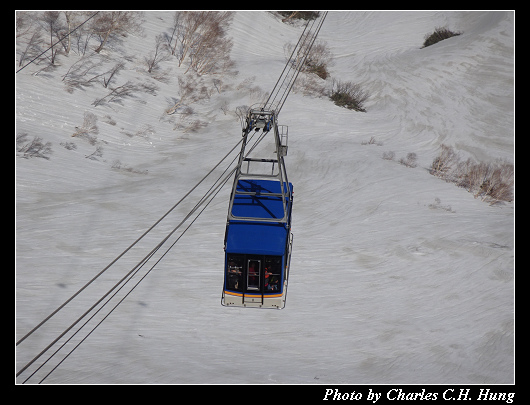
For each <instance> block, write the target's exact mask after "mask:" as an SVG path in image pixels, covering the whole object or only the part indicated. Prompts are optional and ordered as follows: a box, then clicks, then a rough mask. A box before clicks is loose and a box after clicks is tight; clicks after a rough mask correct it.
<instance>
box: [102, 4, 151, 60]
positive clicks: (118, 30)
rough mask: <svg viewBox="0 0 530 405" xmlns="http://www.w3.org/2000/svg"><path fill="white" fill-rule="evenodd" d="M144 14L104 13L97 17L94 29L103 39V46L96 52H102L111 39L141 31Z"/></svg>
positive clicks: (129, 12) (125, 12) (130, 12)
mask: <svg viewBox="0 0 530 405" xmlns="http://www.w3.org/2000/svg"><path fill="white" fill-rule="evenodd" d="M141 16H142V13H141V12H137V11H102V12H100V13H99V14H98V16H97V17H96V20H95V21H94V22H93V24H92V27H93V30H94V32H95V33H96V34H98V35H99V36H100V38H101V44H100V45H99V46H98V48H97V49H96V50H95V51H96V52H97V53H99V52H101V50H102V49H103V47H104V46H105V45H106V44H107V41H108V40H109V38H111V37H116V36H118V35H127V34H128V33H136V32H140V31H141V25H140V20H141Z"/></svg>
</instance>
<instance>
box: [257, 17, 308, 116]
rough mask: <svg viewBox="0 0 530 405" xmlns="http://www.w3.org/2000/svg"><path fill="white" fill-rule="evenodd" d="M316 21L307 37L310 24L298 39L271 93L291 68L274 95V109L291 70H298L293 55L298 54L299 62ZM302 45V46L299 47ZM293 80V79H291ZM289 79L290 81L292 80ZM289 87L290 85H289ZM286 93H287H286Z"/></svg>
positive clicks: (271, 103)
mask: <svg viewBox="0 0 530 405" xmlns="http://www.w3.org/2000/svg"><path fill="white" fill-rule="evenodd" d="M315 21H316V19H315V20H313V22H312V23H311V28H310V29H309V31H308V32H307V35H306V36H304V33H305V30H306V29H307V27H308V26H309V23H307V24H306V26H305V28H304V31H302V34H301V35H300V38H299V39H298V42H297V43H296V45H295V47H294V48H293V52H291V56H290V57H289V59H288V60H287V63H286V64H285V67H284V68H283V71H282V73H281V75H280V77H279V78H278V81H277V82H276V84H275V85H274V89H273V90H272V92H271V95H272V94H273V93H274V91H275V89H276V86H277V85H278V83H279V81H280V80H281V78H282V76H283V73H284V72H285V69H286V68H287V66H289V70H288V71H287V73H286V74H285V76H283V80H282V84H280V87H278V90H277V92H276V93H275V94H274V98H273V99H272V101H271V102H270V105H271V107H272V105H273V104H274V101H275V100H276V97H277V96H278V94H280V91H281V88H282V86H283V85H284V83H285V81H286V80H287V78H288V77H289V74H290V72H291V70H293V68H294V69H297V64H298V62H292V59H293V55H294V54H295V52H296V59H297V60H298V61H299V60H300V58H299V55H300V52H301V51H302V50H303V49H304V46H305V44H306V42H307V40H308V38H309V36H310V33H311V30H312V29H313V25H315ZM302 39H303V42H302V44H301V45H300V41H301V40H302ZM298 45H300V46H298ZM291 79H292V77H291ZM291 79H289V80H291ZM287 86H289V85H287ZM284 93H285V92H284ZM269 99H270V96H269ZM269 99H267V102H266V103H265V105H264V108H265V106H266V104H267V103H268V101H269Z"/></svg>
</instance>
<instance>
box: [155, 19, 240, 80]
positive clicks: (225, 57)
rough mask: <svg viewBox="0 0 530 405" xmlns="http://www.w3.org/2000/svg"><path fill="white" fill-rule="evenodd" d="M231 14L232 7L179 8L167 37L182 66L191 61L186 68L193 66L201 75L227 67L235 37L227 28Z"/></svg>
mask: <svg viewBox="0 0 530 405" xmlns="http://www.w3.org/2000/svg"><path fill="white" fill-rule="evenodd" d="M232 18H233V12H230V11H223V12H221V11H177V12H176V13H175V17H174V20H173V27H172V28H171V35H166V36H165V39H166V41H167V43H168V46H169V48H170V49H171V54H172V55H175V56H176V57H177V60H178V64H179V66H182V64H183V63H184V61H189V65H188V69H187V70H186V72H187V71H188V70H189V69H193V70H194V71H195V72H197V74H199V75H202V74H205V73H217V72H224V71H226V70H228V69H229V68H230V67H231V66H232V65H233V62H232V61H231V60H230V51H231V49H232V40H231V39H229V38H228V37H227V35H226V28H227V27H228V26H229V24H230V23H231V21H232ZM173 41H174V42H173Z"/></svg>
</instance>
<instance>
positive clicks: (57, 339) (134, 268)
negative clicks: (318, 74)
mask: <svg viewBox="0 0 530 405" xmlns="http://www.w3.org/2000/svg"><path fill="white" fill-rule="evenodd" d="M255 134H256V133H254V134H252V136H251V137H250V139H249V141H250V140H252V138H253V137H254V135H255ZM263 137H264V135H262V136H261V137H260V138H259V139H257V140H256V141H255V143H254V145H253V146H252V148H251V150H250V151H252V150H253V149H254V148H255V147H256V146H257V145H258V144H259V142H260V141H261V140H262V139H263ZM242 140H243V138H242V139H241V140H240V141H239V142H238V143H237V144H236V145H235V146H234V147H233V148H232V149H231V150H230V152H228V153H227V154H226V155H225V156H224V157H223V159H222V160H221V161H220V162H219V163H218V164H217V165H216V166H215V167H214V168H213V169H212V170H210V172H209V173H208V174H207V175H206V176H205V177H203V179H201V181H200V182H199V183H198V184H197V185H195V187H194V188H193V189H192V190H190V191H189V192H188V194H187V195H186V196H184V197H183V198H182V199H181V201H182V200H183V199H184V198H185V197H187V196H188V195H189V194H190V193H191V192H192V191H193V190H194V189H195V188H196V187H197V186H198V185H199V184H200V183H201V182H202V181H203V180H204V179H205V178H206V177H208V176H209V175H210V174H211V173H212V172H213V170H214V169H215V168H217V167H218V166H219V165H220V163H221V162H222V161H224V160H225V159H226V158H227V157H228V156H229V155H230V153H232V152H233V151H234V149H235V148H236V147H237V146H238V145H239V143H240V142H242ZM249 153H250V152H249ZM238 157H239V153H238V154H237V155H236V156H235V157H234V158H233V159H232V161H231V162H230V163H229V165H228V166H227V168H226V169H225V170H224V171H223V173H221V175H220V176H219V177H218V178H217V180H216V181H215V182H214V183H213V185H212V186H211V187H210V189H209V190H208V191H207V192H206V193H205V194H204V195H203V197H202V198H201V199H200V200H199V202H197V204H196V205H195V207H194V208H193V209H192V210H191V211H190V212H189V213H188V214H187V215H186V217H185V218H184V219H183V220H182V221H181V222H180V223H179V224H178V225H177V226H176V227H175V228H174V229H173V230H172V232H171V233H170V234H169V235H167V236H166V237H165V238H164V239H163V240H162V241H161V242H160V243H159V244H158V245H157V246H155V248H153V249H152V250H151V252H149V253H148V254H147V255H146V256H145V257H144V258H143V259H142V260H141V261H140V262H138V263H137V264H136V266H134V267H133V268H132V269H131V270H130V271H129V272H128V273H127V274H126V275H125V276H124V277H123V278H122V279H121V280H119V281H118V282H117V283H116V284H115V285H114V286H113V287H112V288H111V289H110V290H109V291H107V293H106V294H104V295H103V296H102V297H101V298H100V299H99V300H98V301H96V302H95V303H94V304H93V305H92V306H91V307H90V308H89V309H88V310H87V311H86V312H85V313H83V314H82V315H81V316H80V317H79V318H78V319H77V320H76V321H75V322H73V323H72V324H71V325H70V326H69V327H68V328H67V329H65V330H64V331H63V332H62V333H61V334H60V335H59V336H58V337H57V338H56V339H54V340H53V341H52V342H51V343H50V344H49V345H48V346H47V347H45V348H44V349H43V350H42V351H41V352H40V353H39V354H37V355H36V356H35V357H34V358H33V359H32V360H31V361H30V362H28V363H27V364H26V365H25V366H24V367H23V368H22V369H21V370H20V371H19V372H17V374H16V376H17V377H18V376H19V375H20V374H21V373H23V372H24V371H25V370H26V369H27V368H28V367H29V366H31V365H32V364H33V363H34V362H35V361H37V360H38V359H39V358H40V357H41V356H42V355H43V354H44V353H46V352H47V351H48V350H49V349H50V348H51V347H52V346H53V345H55V344H56V343H57V342H58V341H59V340H60V339H61V338H62V337H63V336H64V335H66V334H67V333H68V332H69V331H70V330H71V329H72V328H73V327H74V326H75V325H77V324H78V323H79V322H80V321H81V320H82V319H83V318H85V317H86V316H87V315H88V314H89V313H90V312H91V311H92V310H93V309H94V308H96V307H97V306H98V305H99V304H100V303H101V302H102V301H103V300H104V299H105V298H106V297H107V296H108V295H109V294H110V293H111V292H112V291H114V290H115V289H116V288H118V286H119V285H120V284H122V283H124V281H125V280H126V279H127V278H128V277H130V278H132V277H133V276H134V274H136V273H137V272H138V271H139V270H140V269H141V268H142V267H143V266H144V264H145V263H147V262H148V261H149V260H150V259H151V257H152V256H153V255H154V254H155V253H156V252H157V251H158V249H160V247H161V246H162V245H163V244H164V243H165V242H166V241H167V240H168V239H169V238H170V237H171V236H172V235H173V234H174V233H175V232H176V231H177V230H178V229H179V228H180V227H181V226H182V225H183V224H184V223H185V222H186V221H187V220H188V219H189V218H190V217H191V216H192V215H193V214H194V213H195V212H196V211H197V209H198V208H199V207H200V206H201V205H202V204H203V203H204V201H206V200H207V199H208V198H209V197H210V196H211V195H212V193H213V192H214V191H215V190H214V191H212V189H214V187H215V185H216V183H218V182H219V180H220V179H221V178H222V176H223V175H224V174H225V173H226V172H227V170H228V169H229V168H230V166H232V164H233V163H234V162H235V160H236V159H237V158H238ZM236 169H237V167H235V168H233V169H232V170H231V171H230V173H229V174H228V175H227V176H226V178H225V179H224V180H223V181H222V183H223V185H224V184H226V182H227V181H228V179H229V178H230V177H231V176H232V174H233V173H234V172H235V171H236ZM217 187H219V186H217ZM221 187H222V186H221ZM215 195H217V193H216V194H215ZM181 201H179V203H180V202H181ZM210 202H211V201H210ZM177 204H178V203H177ZM208 204H209V203H208ZM175 207H176V205H175V206H174V207H172V209H171V210H173V209H174V208H175ZM171 210H170V211H168V212H167V213H166V214H165V216H167V214H169V212H171ZM201 212H202V211H201ZM162 219H163V218H161V219H160V220H159V221H158V222H160V221H161V220H162ZM193 222H195V220H194V221H193ZM154 226H156V224H155V225H153V226H152V227H151V228H150V229H153V228H154ZM187 229H188V228H186V230H185V231H187ZM185 231H184V232H185ZM184 232H183V234H184ZM145 234H147V232H146V233H144V235H142V237H143V236H145ZM183 234H182V235H183ZM182 235H181V236H182ZM179 239H180V237H179ZM138 240H139V239H138ZM135 243H136V242H135ZM175 243H176V242H175ZM131 247H132V245H131ZM116 260H117V259H116ZM116 260H115V261H116ZM115 261H114V262H115ZM109 266H110V265H109ZM133 272H134V274H133V275H132V276H131V274H132V273H133ZM92 281H93V280H92ZM126 283H127V282H125V284H126ZM85 287H86V286H85ZM85 287H84V288H85ZM122 287H123V286H122ZM122 287H120V289H121V288H122ZM118 291H119V290H118ZM79 292H80V291H78V293H79ZM78 293H77V294H78ZM114 295H115V294H114ZM114 295H113V296H114ZM111 298H112V297H111ZM71 299H73V297H71ZM71 299H70V301H71ZM109 300H110V299H109ZM107 302H108V301H107ZM67 303H68V302H65V303H64V304H63V306H62V307H64V306H65V305H66V304H67ZM104 305H106V303H105V304H104ZM104 305H103V306H104ZM103 306H102V307H103ZM60 309H61V308H59V309H58V310H60ZM100 309H101V308H100ZM58 310H56V312H58ZM98 311H99V310H98ZM56 312H55V313H56ZM53 315H54V314H52V315H50V317H51V316H53ZM94 315H95V314H94ZM94 315H93V316H94ZM50 317H49V318H50ZM49 318H48V319H49ZM90 319H92V318H90ZM90 319H89V320H90ZM87 322H88V321H87ZM43 323H44V321H43V322H42V324H43ZM76 333H77V332H76ZM74 335H75V333H74ZM72 337H73V335H72V336H71V337H70V339H71V338H72ZM61 347H62V346H61ZM60 349H61V348H59V350H60ZM59 350H57V351H59ZM57 351H56V352H57ZM56 352H55V353H56ZM55 353H54V354H52V355H51V356H50V358H51V357H53V356H54V355H55ZM50 358H48V360H49V359H50ZM48 360H46V362H47V361H48ZM46 362H45V363H46ZM45 363H43V364H42V365H41V367H42V366H43V365H44V364H45ZM39 369H40V367H39ZM39 369H37V370H36V371H38V370H39ZM36 371H35V372H36ZM35 372H34V373H35ZM34 373H33V374H34ZM33 374H32V375H33ZM32 375H31V376H32ZM31 376H30V377H28V379H29V378H31ZM25 381H27V379H26V380H25Z"/></svg>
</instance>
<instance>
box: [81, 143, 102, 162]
mask: <svg viewBox="0 0 530 405" xmlns="http://www.w3.org/2000/svg"><path fill="white" fill-rule="evenodd" d="M102 156H103V147H102V146H101V145H98V146H96V150H95V151H94V152H92V153H91V154H90V155H86V156H85V158H87V159H90V160H99V159H98V158H100V157H102Z"/></svg>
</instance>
